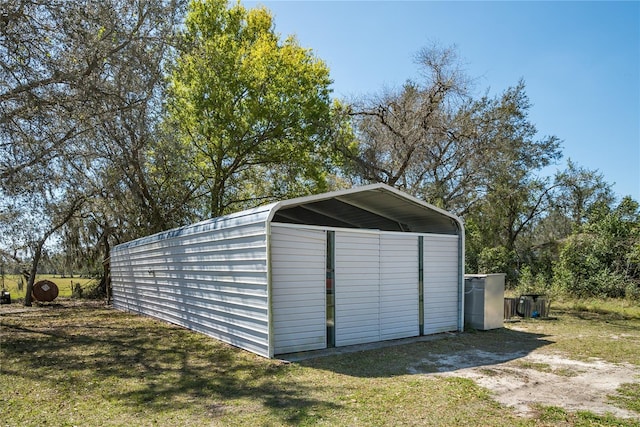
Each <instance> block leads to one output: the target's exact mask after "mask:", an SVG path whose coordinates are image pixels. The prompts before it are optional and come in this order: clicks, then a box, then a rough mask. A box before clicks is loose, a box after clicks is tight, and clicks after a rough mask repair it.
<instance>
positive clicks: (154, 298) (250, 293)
mask: <svg viewBox="0 0 640 427" xmlns="http://www.w3.org/2000/svg"><path fill="white" fill-rule="evenodd" d="M267 214H268V210H267V209H257V210H253V211H246V212H244V213H243V214H242V215H232V216H228V217H221V218H217V219H214V220H209V221H205V222H202V223H198V224H194V225H192V226H188V227H183V228H180V229H175V230H170V231H168V232H164V233H159V234H157V235H154V236H149V237H145V238H142V239H139V240H135V241H132V242H129V243H125V244H123V245H119V246H116V247H115V248H114V249H113V251H112V253H111V275H112V286H113V304H114V307H115V308H118V309H121V310H127V311H133V312H137V313H141V314H145V315H149V316H153V317H156V318H159V319H163V320H166V321H168V322H172V323H175V324H178V325H181V326H184V327H187V328H189V329H192V330H195V331H199V332H202V333H205V334H207V335H209V336H212V337H214V338H217V339H219V340H221V341H224V342H227V343H229V344H232V345H235V346H237V347H241V348H244V349H247V350H250V351H253V352H255V353H258V354H260V355H263V356H267V357H268V356H269V348H268V330H269V329H268V302H267V300H268V296H267V256H266V254H267V252H266V227H265V218H266V216H267Z"/></svg>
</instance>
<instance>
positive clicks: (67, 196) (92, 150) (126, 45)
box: [0, 0, 181, 304]
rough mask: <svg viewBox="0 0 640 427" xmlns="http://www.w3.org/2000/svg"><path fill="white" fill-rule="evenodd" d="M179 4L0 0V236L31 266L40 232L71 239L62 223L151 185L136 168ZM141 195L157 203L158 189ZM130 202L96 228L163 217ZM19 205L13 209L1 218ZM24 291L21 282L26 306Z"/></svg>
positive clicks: (157, 108) (154, 112) (162, 0)
mask: <svg viewBox="0 0 640 427" xmlns="http://www.w3.org/2000/svg"><path fill="white" fill-rule="evenodd" d="M180 3H181V1H179V0H175V1H174V0H105V1H101V2H95V1H89V0H73V1H61V0H46V1H45V0H33V1H23V0H8V1H6V2H3V6H2V14H1V15H0V111H2V115H1V116H0V227H3V228H4V229H5V230H9V229H10V230H13V232H12V233H11V234H10V235H9V237H7V235H5V236H3V237H5V239H2V242H0V244H2V245H3V246H5V247H8V248H9V249H10V250H9V252H15V250H16V249H18V253H21V254H24V257H26V258H29V262H30V264H31V266H30V271H31V272H32V273H34V272H36V271H37V270H38V268H37V264H38V262H39V259H40V258H41V256H40V254H41V252H42V249H43V248H44V246H45V244H46V241H47V240H48V239H50V238H51V237H52V236H53V235H54V234H59V235H61V236H62V238H64V236H68V235H72V233H62V231H63V230H64V228H65V227H69V226H71V225H70V224H69V222H70V221H72V220H73V221H74V224H73V227H80V226H84V224H82V225H80V224H79V223H80V222H82V220H84V219H86V218H97V217H101V218H103V219H104V218H105V216H104V215H102V214H103V213H105V212H108V211H109V210H110V209H105V210H102V211H100V209H101V208H105V207H106V208H111V207H113V206H118V204H121V203H122V204H124V205H127V206H131V203H129V201H131V200H140V199H141V197H140V194H144V192H145V190H149V189H150V188H151V189H152V190H153V188H152V186H151V185H147V186H145V185H144V184H145V183H146V182H148V181H146V176H145V174H146V172H144V171H142V172H140V171H139V170H138V169H144V167H145V165H146V159H145V158H146V155H147V151H148V145H149V143H150V141H153V140H155V137H154V136H153V133H154V132H153V129H154V127H155V126H156V124H155V123H154V122H157V119H158V117H160V113H161V105H162V101H161V98H160V97H159V95H160V94H161V92H162V91H161V84H162V81H163V75H162V66H163V63H164V61H166V53H167V51H168V48H167V46H168V42H169V41H170V38H169V35H170V33H171V32H172V31H173V28H174V27H175V26H176V25H177V18H179V16H180ZM127 178H128V180H127ZM136 179H137V180H136ZM175 187H177V186H175ZM134 190H135V191H134ZM148 193H149V194H151V193H152V191H149V192H148ZM120 196H121V197H120ZM114 199H115V200H114ZM149 199H152V200H153V201H154V202H155V203H156V204H157V201H156V199H158V197H157V194H152V195H151V196H150V197H149ZM176 204H179V203H176ZM134 206H135V207H138V209H137V211H135V210H134V209H132V210H131V211H133V212H131V211H130V213H131V215H129V216H127V217H126V218H122V215H123V213H124V211H122V210H121V211H117V212H116V215H117V216H119V218H114V217H113V216H108V218H109V221H108V222H106V223H104V224H103V225H104V227H103V230H108V231H109V232H108V233H106V234H105V233H102V232H101V233H99V234H98V235H107V236H112V233H113V232H114V231H115V229H116V227H115V224H118V225H121V226H123V230H126V229H131V228H132V227H131V225H132V224H134V225H135V224H137V223H138V222H142V226H143V227H144V226H146V225H147V224H149V223H153V222H155V223H158V222H161V221H162V219H163V218H159V219H157V218H156V217H157V215H156V216H154V215H155V214H156V213H157V212H159V211H162V212H164V210H163V209H147V208H148V207H149V206H152V205H151V203H148V204H147V205H145V204H144V203H138V204H137V205H134ZM153 207H155V206H153ZM16 209H17V211H18V213H19V215H6V213H7V212H11V211H12V210H13V211H15V210H16ZM81 209H88V210H87V211H82V212H81ZM149 211H151V212H152V214H149V215H143V214H146V213H147V212H149ZM87 212H100V214H99V215H89V216H88V215H87ZM111 212H115V211H114V210H111ZM138 217H143V218H150V220H149V221H138V220H137V218H138ZM34 218H35V219H37V220H34ZM61 221H62V222H61ZM143 227H140V228H143ZM124 234H127V233H126V231H125V232H124ZM21 236H23V237H24V238H22V237H21ZM106 254H108V245H105V247H104V252H103V256H106ZM33 278H34V274H32V275H31V277H30V284H31V282H32V280H33ZM30 295H31V292H30V288H28V289H27V296H26V299H25V303H26V304H29V303H30V301H29V298H30Z"/></svg>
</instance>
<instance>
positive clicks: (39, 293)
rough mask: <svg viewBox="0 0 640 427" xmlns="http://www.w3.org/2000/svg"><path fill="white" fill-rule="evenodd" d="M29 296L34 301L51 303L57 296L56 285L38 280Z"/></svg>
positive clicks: (48, 281)
mask: <svg viewBox="0 0 640 427" xmlns="http://www.w3.org/2000/svg"><path fill="white" fill-rule="evenodd" d="M31 296H32V297H33V299H35V300H36V301H40V302H51V301H53V300H54V299H56V297H57V296H58V285H56V284H55V283H53V282H52V281H51V280H40V281H38V282H36V283H34V284H33V291H32V292H31Z"/></svg>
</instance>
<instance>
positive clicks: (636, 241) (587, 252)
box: [554, 197, 640, 298]
mask: <svg viewBox="0 0 640 427" xmlns="http://www.w3.org/2000/svg"><path fill="white" fill-rule="evenodd" d="M639 245H640V211H639V210H638V203H637V202H635V201H633V200H632V199H631V198H628V197H627V198H625V199H623V200H622V202H620V204H619V205H618V206H617V207H615V208H614V209H609V208H607V207H601V209H600V210H598V211H596V212H594V214H592V216H591V217H590V218H589V219H588V220H587V223H586V224H585V225H584V226H583V227H582V228H581V229H580V230H579V232H576V233H574V234H573V235H571V236H570V237H569V238H568V239H567V241H566V242H565V244H564V245H563V247H562V250H561V252H560V257H559V261H558V263H557V264H556V265H555V266H554V280H555V281H556V283H557V285H558V286H559V287H560V288H561V289H563V290H564V291H565V292H567V293H569V294H571V295H576V296H579V297H591V296H599V297H614V298H617V297H624V296H625V295H626V296H629V297H630V298H636V297H637V295H638V292H637V288H638V287H639V286H640V274H639V273H640V268H639V267H640V266H639V264H638V260H637V258H636V255H635V254H636V253H637V251H638V246H639Z"/></svg>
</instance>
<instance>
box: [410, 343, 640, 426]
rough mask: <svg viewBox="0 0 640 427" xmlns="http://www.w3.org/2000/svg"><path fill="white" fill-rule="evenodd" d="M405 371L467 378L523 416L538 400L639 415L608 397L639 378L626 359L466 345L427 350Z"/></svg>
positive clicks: (618, 414)
mask: <svg viewBox="0 0 640 427" xmlns="http://www.w3.org/2000/svg"><path fill="white" fill-rule="evenodd" d="M409 371H410V372H411V373H414V374H420V375H425V376H427V377H429V376H454V377H463V378H469V379H471V380H473V381H474V382H476V383H477V384H478V385H480V386H482V387H484V388H487V389H489V390H491V391H492V393H493V396H494V398H495V399H496V400H497V401H498V402H500V403H502V404H504V405H507V406H510V407H513V408H514V409H515V410H516V411H517V412H518V413H520V414H521V415H524V416H527V415H533V413H534V411H535V408H534V407H533V405H535V404H541V405H544V406H556V407H561V408H564V409H566V410H567V411H579V410H587V411H590V412H593V413H596V414H602V415H604V414H606V413H611V414H613V415H614V416H616V417H620V418H628V419H629V418H630V419H636V420H640V414H639V413H637V412H632V411H629V410H626V409H622V408H619V407H617V406H614V405H613V404H612V401H611V399H610V398H609V396H611V395H615V394H616V390H617V389H618V387H620V385H621V384H624V383H638V382H640V367H638V366H634V365H631V364H628V363H620V364H614V363H609V362H606V361H603V360H600V359H597V358H591V359H590V360H588V361H577V360H571V359H568V358H566V357H563V356H562V355H561V354H553V353H551V354H550V353H547V352H543V351H542V350H534V351H533V352H512V353H496V352H487V351H483V350H478V349H469V350H463V351H457V352H453V353H446V354H431V355H429V357H427V358H425V359H423V360H421V361H420V363H418V364H416V365H415V366H413V367H410V369H409Z"/></svg>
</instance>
